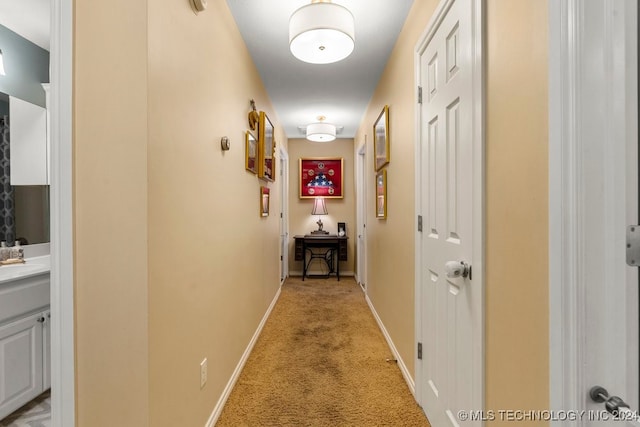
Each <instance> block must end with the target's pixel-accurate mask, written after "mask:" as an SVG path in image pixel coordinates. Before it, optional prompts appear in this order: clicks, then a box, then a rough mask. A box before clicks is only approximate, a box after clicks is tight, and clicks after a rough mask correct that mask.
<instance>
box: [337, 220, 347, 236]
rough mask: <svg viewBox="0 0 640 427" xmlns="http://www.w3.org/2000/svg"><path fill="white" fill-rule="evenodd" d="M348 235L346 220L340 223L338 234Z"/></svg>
mask: <svg viewBox="0 0 640 427" xmlns="http://www.w3.org/2000/svg"><path fill="white" fill-rule="evenodd" d="M346 235H347V224H346V223H344V222H339V223H338V236H340V237H342V236H346Z"/></svg>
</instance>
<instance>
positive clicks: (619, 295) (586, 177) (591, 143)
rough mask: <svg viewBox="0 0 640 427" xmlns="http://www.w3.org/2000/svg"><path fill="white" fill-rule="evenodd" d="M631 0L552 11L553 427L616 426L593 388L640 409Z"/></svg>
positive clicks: (634, 15) (561, 5) (577, 2)
mask: <svg viewBox="0 0 640 427" xmlns="http://www.w3.org/2000/svg"><path fill="white" fill-rule="evenodd" d="M637 8H638V5H637V2H636V0H602V1H588V2H585V1H581V0H569V1H566V2H549V9H550V26H549V28H550V33H549V34H550V37H549V38H550V43H549V46H550V54H549V60H550V74H549V76H550V79H549V83H550V85H549V89H550V90H549V96H550V98H549V110H550V112H549V124H550V126H549V128H550V142H549V152H550V157H549V158H550V163H549V166H550V174H549V192H550V210H549V212H550V215H549V239H550V253H549V271H550V287H549V304H550V310H549V311H550V331H549V333H550V346H549V347H550V374H551V375H550V383H551V388H550V394H551V396H550V397H551V399H550V404H551V409H553V410H554V411H556V413H557V411H561V410H576V411H578V413H579V414H582V416H580V417H579V418H577V419H576V420H556V421H554V422H552V423H551V425H552V426H554V427H555V426H558V427H560V426H562V427H567V426H571V427H583V426H594V427H595V426H619V427H629V426H640V422H638V420H637V419H636V420H634V419H632V418H634V417H629V418H625V420H626V421H614V420H613V419H612V418H613V417H612V416H611V415H609V414H608V413H607V412H606V411H605V406H604V405H603V403H602V402H600V403H598V402H594V401H593V399H592V398H591V396H590V394H591V393H590V391H591V390H592V388H593V387H594V386H600V387H603V388H604V389H606V390H607V392H608V394H609V395H610V396H618V397H620V398H621V399H622V400H623V401H625V402H626V403H627V404H628V405H629V406H630V409H631V410H632V411H636V414H637V411H639V410H640V402H639V399H640V393H639V388H640V383H639V375H640V373H639V352H638V334H639V333H640V331H639V325H638V323H639V314H640V313H639V310H638V297H639V295H638V267H635V266H633V265H638V263H639V262H640V260H634V262H633V263H631V264H633V265H628V264H627V259H626V258H627V255H626V245H627V242H626V231H627V227H628V226H629V225H630V224H636V225H637V224H638V223H639V222H638V221H639V220H640V218H639V217H638V199H639V197H638V191H639V189H638V38H637V37H638V9H637Z"/></svg>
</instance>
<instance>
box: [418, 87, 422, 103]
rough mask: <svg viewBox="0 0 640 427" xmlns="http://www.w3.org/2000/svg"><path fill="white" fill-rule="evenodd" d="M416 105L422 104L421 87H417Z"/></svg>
mask: <svg viewBox="0 0 640 427" xmlns="http://www.w3.org/2000/svg"><path fill="white" fill-rule="evenodd" d="M418 104H422V86H418Z"/></svg>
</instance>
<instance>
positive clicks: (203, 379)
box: [200, 357, 207, 388]
mask: <svg viewBox="0 0 640 427" xmlns="http://www.w3.org/2000/svg"><path fill="white" fill-rule="evenodd" d="M206 383H207V358H206V357H205V358H204V359H202V362H200V388H202V387H204V385H205V384H206Z"/></svg>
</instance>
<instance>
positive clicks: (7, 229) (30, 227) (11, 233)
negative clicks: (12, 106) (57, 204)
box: [0, 92, 49, 245]
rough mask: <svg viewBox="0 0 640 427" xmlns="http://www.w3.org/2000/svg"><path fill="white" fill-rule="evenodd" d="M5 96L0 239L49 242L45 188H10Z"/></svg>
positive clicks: (2, 101)
mask: <svg viewBox="0 0 640 427" xmlns="http://www.w3.org/2000/svg"><path fill="white" fill-rule="evenodd" d="M10 125H11V112H10V111H9V97H8V95H6V94H4V93H1V92H0V240H4V241H6V242H7V244H8V245H13V242H14V241H15V240H16V239H20V242H21V244H25V245H26V244H36V243H47V242H49V186H48V185H13V186H12V185H11V184H10V168H9V158H10V156H11V153H10V150H9V140H10V129H11V126H10Z"/></svg>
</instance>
